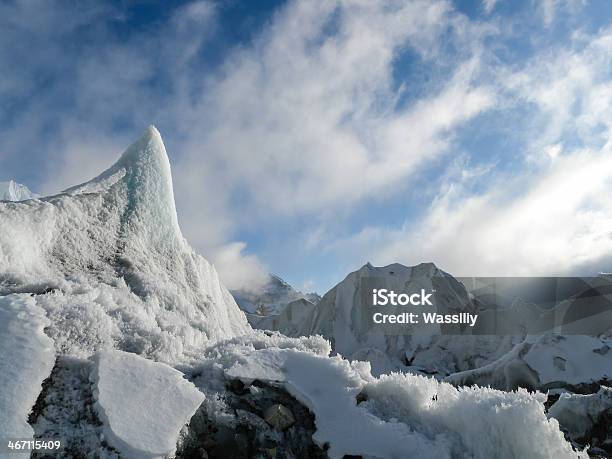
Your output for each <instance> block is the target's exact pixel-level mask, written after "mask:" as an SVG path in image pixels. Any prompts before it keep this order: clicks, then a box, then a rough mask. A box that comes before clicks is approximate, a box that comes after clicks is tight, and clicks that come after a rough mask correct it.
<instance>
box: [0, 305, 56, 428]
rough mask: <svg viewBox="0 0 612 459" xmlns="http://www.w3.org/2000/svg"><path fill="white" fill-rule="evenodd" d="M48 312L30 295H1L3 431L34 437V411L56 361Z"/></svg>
mask: <svg viewBox="0 0 612 459" xmlns="http://www.w3.org/2000/svg"><path fill="white" fill-rule="evenodd" d="M47 325H49V321H48V319H47V318H46V317H45V312H44V311H43V310H42V309H41V308H39V307H37V306H36V303H35V301H34V299H33V298H31V297H30V296H29V295H9V296H5V297H0V435H1V437H2V438H3V439H4V438H15V439H32V438H33V435H34V431H33V430H32V428H31V427H30V425H29V424H28V414H29V413H30V411H31V409H32V406H33V405H34V402H35V401H36V398H37V397H38V394H39V393H40V388H41V384H42V382H43V380H44V379H45V378H46V377H47V376H49V373H51V369H52V368H53V364H54V362H55V352H54V349H53V342H52V341H51V339H49V337H48V336H46V335H45V334H44V332H43V329H44V327H45V326H47Z"/></svg>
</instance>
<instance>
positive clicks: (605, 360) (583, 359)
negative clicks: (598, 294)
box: [446, 335, 612, 390]
mask: <svg viewBox="0 0 612 459" xmlns="http://www.w3.org/2000/svg"><path fill="white" fill-rule="evenodd" d="M610 348H612V340H610V339H609V338H603V337H602V338H595V337H592V336H585V335H543V336H539V337H536V336H529V337H527V339H526V340H525V341H524V342H522V343H520V344H518V345H517V346H515V348H514V349H513V350H512V351H511V352H509V353H508V354H506V355H504V356H502V357H501V358H499V359H498V360H496V361H494V362H492V363H490V364H489V365H486V366H483V367H481V368H477V369H474V370H468V371H464V372H460V373H455V374H453V375H451V376H448V377H447V378H446V381H448V382H451V383H453V384H455V385H467V384H478V385H482V386H492V387H496V388H502V389H506V390H512V389H514V388H516V387H517V386H518V385H521V386H523V387H531V388H533V389H542V390H546V389H548V388H557V387H566V386H575V385H579V384H590V383H593V382H597V381H600V380H602V379H610V377H611V376H612V351H610Z"/></svg>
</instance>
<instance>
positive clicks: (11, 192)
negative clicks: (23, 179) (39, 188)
mask: <svg viewBox="0 0 612 459" xmlns="http://www.w3.org/2000/svg"><path fill="white" fill-rule="evenodd" d="M36 197H38V195H37V194H35V193H32V192H31V191H30V190H29V189H28V187H27V186H25V185H22V184H21V183H17V182H15V181H14V180H9V181H8V182H0V201H25V200H27V199H34V198H36Z"/></svg>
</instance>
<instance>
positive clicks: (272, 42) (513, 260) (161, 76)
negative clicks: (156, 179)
mask: <svg viewBox="0 0 612 459" xmlns="http://www.w3.org/2000/svg"><path fill="white" fill-rule="evenodd" d="M611 61H612V8H610V5H609V4H608V2H607V1H605V0H602V1H595V0H518V1H507V0H482V1H459V0H457V1H446V0H428V1H419V0H415V1H399V0H398V1H396V0H389V1H383V0H367V1H366V0H350V1H349V0H346V1H344V0H340V1H334V0H321V1H315V0H312V1H311V0H304V1H289V2H284V1H282V2H281V1H267V0H266V1H258V2H247V1H237V0H228V1H213V0H198V1H166V2H155V1H146V0H134V1H127V0H125V1H111V2H102V1H98V0H96V1H91V0H84V1H79V2H75V1H72V0H70V1H68V0H49V1H42V0H39V1H37V0H13V1H0V181H3V180H9V179H14V180H16V181H18V182H20V183H24V184H25V185H27V186H28V187H29V188H30V189H32V190H33V191H35V192H38V193H43V194H52V193H56V192H58V191H60V190H63V189H65V188H67V187H69V186H71V185H74V184H77V183H81V182H83V181H85V180H88V179H90V178H92V177H94V176H96V175H98V173H100V172H101V171H102V170H104V169H105V168H107V167H108V166H110V165H111V164H112V163H113V162H114V161H115V160H116V159H117V158H118V157H119V155H120V154H121V152H122V151H123V150H125V148H126V147H127V146H128V145H129V144H130V143H132V142H133V141H135V140H136V139H138V138H139V136H140V135H141V133H142V132H143V131H144V130H145V128H146V127H147V126H148V125H149V124H154V125H156V126H157V128H158V129H159V131H160V132H161V134H162V137H163V139H164V142H165V145H166V149H167V151H168V154H169V156H170V161H171V164H172V168H173V177H174V187H175V197H176V201H177V209H178V214H179V221H180V224H181V227H182V230H183V233H184V235H185V237H186V238H187V239H188V240H189V241H190V243H191V244H192V245H193V246H194V247H195V248H196V249H197V250H198V251H199V252H200V253H202V254H203V255H204V256H205V257H207V258H208V259H209V260H211V261H212V262H213V263H214V264H215V266H216V267H217V269H218V270H219V272H220V274H221V277H222V279H223V281H224V282H225V284H226V285H227V286H228V287H230V288H239V287H245V288H251V289H256V288H257V287H258V286H260V285H261V284H262V283H263V282H265V280H266V279H267V273H269V272H272V273H275V274H277V275H280V276H281V277H283V278H284V279H286V280H287V281H288V282H290V283H291V284H292V285H294V286H295V287H296V288H298V289H301V290H305V291H317V292H319V293H324V292H325V291H327V290H328V289H329V288H331V287H332V286H333V285H335V284H336V283H337V282H339V281H341V280H342V279H343V278H344V277H345V276H346V275H347V274H348V273H349V272H351V271H354V270H356V269H358V268H359V267H360V266H362V265H363V264H365V263H366V262H371V263H372V264H375V265H384V264H389V263H393V262H400V263H404V264H407V265H414V264H418V263H420V262H428V261H432V262H434V263H436V264H437V265H438V266H439V267H441V268H442V269H444V270H446V271H447V272H450V273H452V274H454V275H456V276H521V275H545V276H549V275H575V274H578V275H579V274H587V275H588V274H594V273H597V272H600V271H605V272H609V271H612V141H611V139H612V62H611Z"/></svg>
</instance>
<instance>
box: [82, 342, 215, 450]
mask: <svg viewBox="0 0 612 459" xmlns="http://www.w3.org/2000/svg"><path fill="white" fill-rule="evenodd" d="M92 379H93V382H94V384H95V386H94V387H95V389H94V396H95V398H96V406H97V411H98V412H99V414H100V418H101V419H102V421H103V423H104V434H105V436H106V438H107V439H108V441H109V442H110V443H111V445H112V446H113V447H115V448H116V449H117V450H118V451H119V452H120V453H121V454H122V455H123V456H124V457H128V458H134V459H151V458H163V457H171V456H172V455H173V454H174V453H175V449H176V441H177V438H178V434H179V432H180V430H181V428H182V427H183V426H184V425H185V424H187V423H188V422H189V420H190V419H191V417H192V416H193V414H194V413H195V411H196V409H197V408H198V407H199V406H200V404H201V403H202V401H203V400H204V394H202V392H200V391H199V390H197V389H196V388H195V386H194V385H193V384H192V383H190V382H189V381H187V380H186V379H184V378H183V374H181V373H180V372H178V371H176V370H175V369H173V368H171V367H169V366H168V365H165V364H163V363H157V362H152V361H151V360H147V359H144V358H142V357H140V356H138V355H136V354H130V353H126V352H121V351H103V352H100V353H99V354H97V355H96V358H95V369H94V372H93V375H92Z"/></svg>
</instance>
